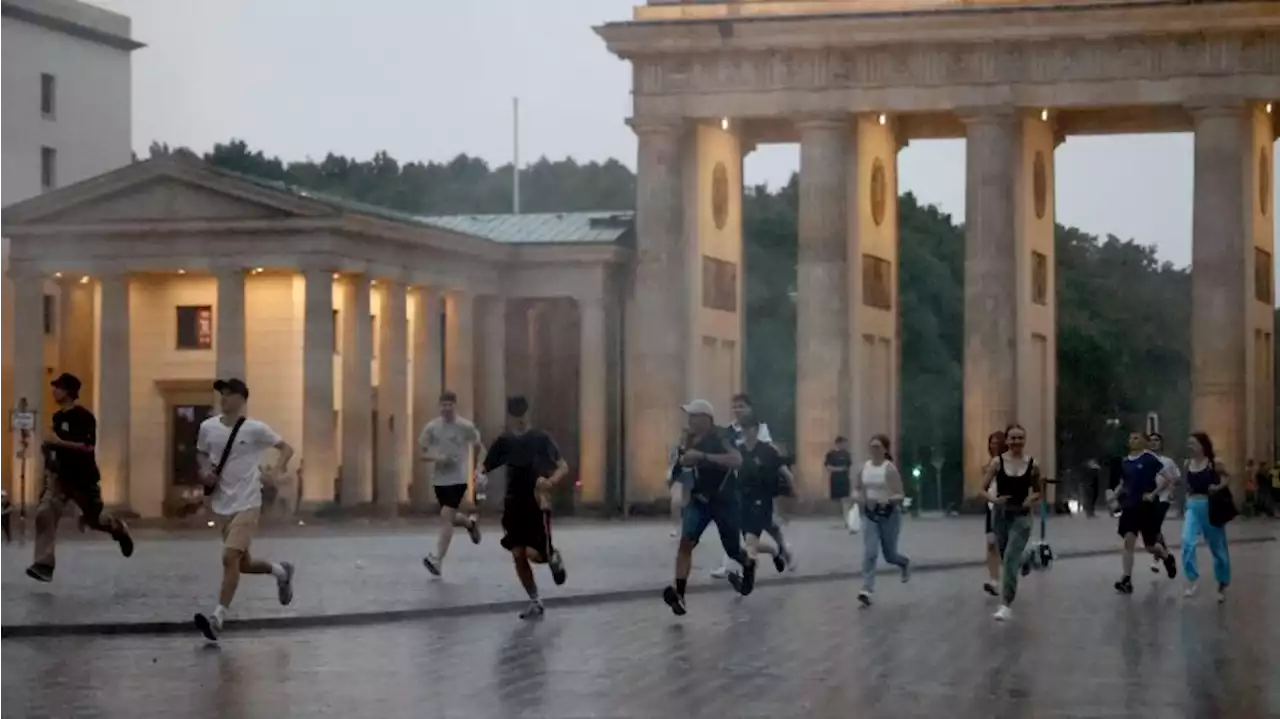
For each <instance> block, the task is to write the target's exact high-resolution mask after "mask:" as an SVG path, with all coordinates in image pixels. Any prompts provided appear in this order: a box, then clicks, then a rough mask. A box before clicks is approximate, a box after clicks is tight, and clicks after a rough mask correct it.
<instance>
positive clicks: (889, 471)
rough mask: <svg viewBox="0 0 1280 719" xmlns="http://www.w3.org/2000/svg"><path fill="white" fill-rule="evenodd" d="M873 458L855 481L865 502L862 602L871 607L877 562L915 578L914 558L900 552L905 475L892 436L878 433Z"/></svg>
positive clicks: (856, 492) (904, 578)
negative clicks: (892, 450)
mask: <svg viewBox="0 0 1280 719" xmlns="http://www.w3.org/2000/svg"><path fill="white" fill-rule="evenodd" d="M870 449H871V459H869V460H867V462H866V463H865V464H863V465H862V469H860V470H858V475H857V477H855V478H854V480H853V495H854V496H855V497H857V498H858V501H860V502H861V503H862V515H863V517H864V518H865V520H866V521H864V522H863V524H862V541H863V552H862V591H861V592H858V601H859V602H862V606H864V607H869V606H871V593H872V592H874V591H875V586H876V561H877V560H878V559H879V558H880V554H881V552H883V553H884V560H885V561H886V562H888V563H889V564H892V565H894V566H896V567H898V568H899V569H900V570H902V581H903V582H906V581H907V580H909V579H911V561H910V560H909V559H907V558H906V557H904V556H903V555H901V554H899V553H898V534H899V533H900V532H901V531H902V500H903V499H905V497H906V494H905V492H903V490H902V475H901V474H899V473H898V468H897V467H895V466H894V465H893V456H892V455H891V454H889V438H888V437H886V436H884V435H883V434H877V435H875V436H874V437H872V438H871V445H870Z"/></svg>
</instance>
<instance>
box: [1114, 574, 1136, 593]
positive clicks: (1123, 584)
mask: <svg viewBox="0 0 1280 719" xmlns="http://www.w3.org/2000/svg"><path fill="white" fill-rule="evenodd" d="M1115 587H1116V591H1117V592H1120V593H1121V594H1133V582H1132V581H1130V579H1129V578H1128V577H1124V578H1123V579H1121V580H1120V581H1118V582H1116V584H1115Z"/></svg>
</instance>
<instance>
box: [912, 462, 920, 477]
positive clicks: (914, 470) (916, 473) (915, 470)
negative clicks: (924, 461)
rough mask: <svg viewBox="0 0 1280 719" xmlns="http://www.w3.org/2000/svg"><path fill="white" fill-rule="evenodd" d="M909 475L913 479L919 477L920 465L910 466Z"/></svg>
mask: <svg viewBox="0 0 1280 719" xmlns="http://www.w3.org/2000/svg"><path fill="white" fill-rule="evenodd" d="M911 476H912V478H914V479H920V465H916V466H914V467H912V468H911Z"/></svg>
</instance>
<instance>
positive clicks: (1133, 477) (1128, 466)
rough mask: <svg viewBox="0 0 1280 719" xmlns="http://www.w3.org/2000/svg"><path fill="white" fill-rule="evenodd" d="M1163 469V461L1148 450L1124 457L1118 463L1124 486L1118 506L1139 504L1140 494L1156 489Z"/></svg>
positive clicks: (1140, 501)
mask: <svg viewBox="0 0 1280 719" xmlns="http://www.w3.org/2000/svg"><path fill="white" fill-rule="evenodd" d="M1163 471H1164V463H1163V462H1161V461H1160V458H1159V457H1157V456H1155V455H1154V454H1152V453H1150V452H1142V453H1141V454H1138V455H1136V456H1131V457H1125V459H1124V460H1123V461H1122V462H1121V463H1120V482H1121V484H1122V486H1123V487H1124V492H1123V494H1121V496H1120V506H1122V507H1136V506H1138V505H1139V504H1141V503H1142V495H1144V494H1147V493H1148V492H1154V491H1155V490H1156V486H1157V485H1158V484H1159V481H1160V473H1161V472H1163Z"/></svg>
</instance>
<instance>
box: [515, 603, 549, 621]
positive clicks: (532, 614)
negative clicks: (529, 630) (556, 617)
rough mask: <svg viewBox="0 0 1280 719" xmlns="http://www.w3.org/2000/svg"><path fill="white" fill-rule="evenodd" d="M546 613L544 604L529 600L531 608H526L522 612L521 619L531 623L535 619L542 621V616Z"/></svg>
mask: <svg viewBox="0 0 1280 719" xmlns="http://www.w3.org/2000/svg"><path fill="white" fill-rule="evenodd" d="M546 613H547V609H546V607H544V606H542V602H541V601H540V600H537V599H531V600H529V606H527V607H525V609H524V611H523V612H520V618H521V619H523V620H525V621H527V622H531V621H533V620H535V619H542V616H543V615H544V614H546Z"/></svg>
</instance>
